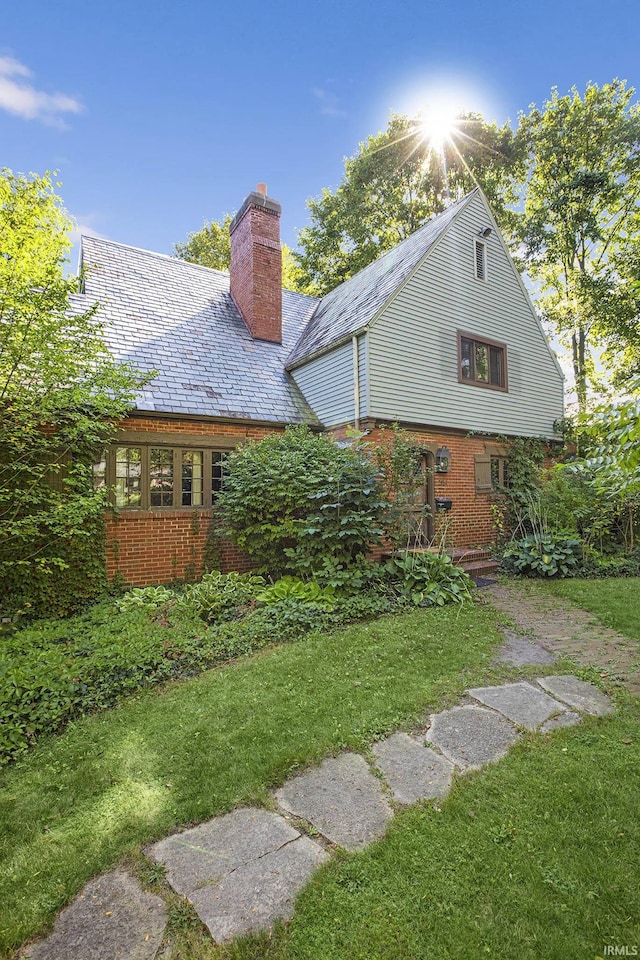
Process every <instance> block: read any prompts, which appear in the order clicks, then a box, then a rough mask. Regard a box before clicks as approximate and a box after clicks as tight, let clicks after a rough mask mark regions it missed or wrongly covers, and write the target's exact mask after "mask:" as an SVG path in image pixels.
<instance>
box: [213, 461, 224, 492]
mask: <svg viewBox="0 0 640 960" xmlns="http://www.w3.org/2000/svg"><path fill="white" fill-rule="evenodd" d="M223 485H224V453H219V452H218V451H216V450H214V451H212V453H211V499H212V500H215V498H216V496H217V495H218V494H219V493H220V491H221V490H222V487H223Z"/></svg>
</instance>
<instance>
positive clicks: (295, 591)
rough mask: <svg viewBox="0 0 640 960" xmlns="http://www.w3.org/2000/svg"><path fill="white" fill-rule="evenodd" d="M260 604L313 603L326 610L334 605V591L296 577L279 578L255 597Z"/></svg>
mask: <svg viewBox="0 0 640 960" xmlns="http://www.w3.org/2000/svg"><path fill="white" fill-rule="evenodd" d="M256 599H257V600H259V601H260V603H265V604H267V606H268V605H269V604H272V603H279V602H280V601H281V600H300V601H302V602H303V603H315V604H317V605H318V606H321V607H324V608H325V609H327V610H331V609H333V606H334V604H335V589H334V587H331V586H327V587H321V586H320V584H318V583H316V582H315V581H313V580H309V581H304V580H298V579H297V578H296V577H281V578H280V580H277V581H276V582H275V583H274V584H272V585H271V586H269V587H267V588H266V589H265V590H263V591H262V592H261V593H259V594H258V596H257V597H256Z"/></svg>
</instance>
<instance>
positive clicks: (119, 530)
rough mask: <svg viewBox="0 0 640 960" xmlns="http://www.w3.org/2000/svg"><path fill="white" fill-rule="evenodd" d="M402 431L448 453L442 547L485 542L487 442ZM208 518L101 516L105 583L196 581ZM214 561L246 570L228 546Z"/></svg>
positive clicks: (149, 427)
mask: <svg viewBox="0 0 640 960" xmlns="http://www.w3.org/2000/svg"><path fill="white" fill-rule="evenodd" d="M121 427H122V429H124V430H136V431H140V432H147V431H148V432H149V433H150V434H152V433H153V434H156V435H158V438H159V439H160V437H161V435H162V433H173V434H175V433H182V434H184V436H185V443H188V437H189V434H192V435H195V434H199V435H200V436H202V435H203V434H206V435H210V436H212V437H224V438H231V439H234V440H236V441H237V442H238V443H239V442H241V441H243V440H248V439H253V440H261V439H262V438H263V437H265V436H267V434H269V433H273V432H281V429H279V428H277V427H266V426H247V425H242V424H235V423H216V422H210V421H209V422H208V421H203V420H174V419H160V418H153V417H138V416H136V417H131V418H129V419H127V420H125V421H123V422H122V424H121ZM282 429H284V428H282ZM409 432H410V433H411V435H412V436H413V437H415V439H416V440H417V441H418V442H419V443H420V444H422V445H424V446H425V447H428V448H429V449H430V450H433V452H434V453H435V451H436V449H437V448H438V447H440V446H446V447H448V448H449V450H450V452H451V470H450V472H449V473H446V474H435V476H434V494H435V496H436V497H450V498H451V500H452V501H453V506H452V510H451V512H450V513H448V514H446V517H447V518H448V519H450V521H451V523H450V528H449V545H450V546H452V547H456V548H462V547H464V548H468V547H477V546H484V545H488V544H490V543H492V542H493V540H494V529H493V521H492V514H491V494H487V493H476V490H475V461H474V457H475V456H476V455H477V454H484V453H485V451H486V446H487V444H488V443H489V444H491V443H492V442H493V443H495V441H491V439H490V438H487V437H469V436H465V435H464V434H461V433H456V432H454V431H451V432H448V431H444V430H438V431H430V430H421V429H411V430H410V431H409ZM380 434H381V431H380V429H379V428H377V427H373V428H372V429H371V431H370V434H369V437H368V439H370V440H373V441H375V439H376V437H379V436H380ZM211 516H212V514H211V510H204V509H197V508H184V509H170V508H166V509H162V510H160V509H157V508H156V509H154V510H144V511H143V510H122V511H121V512H120V514H119V515H118V516H115V515H109V516H108V517H107V569H108V573H109V576H110V577H112V576H113V575H114V574H115V573H119V574H121V575H122V576H123V577H124V579H125V581H126V582H127V583H131V584H135V585H137V586H145V585H147V584H152V583H167V582H169V581H171V580H175V579H182V578H184V577H185V575H187V574H192V573H195V575H196V576H198V575H199V574H200V573H201V571H202V562H203V553H204V549H205V542H206V538H207V532H208V529H209V525H210V522H211ZM220 560H221V567H222V569H223V570H224V571H225V572H228V571H230V570H248V569H249V568H250V563H249V560H248V558H247V557H246V556H245V555H243V554H242V553H241V552H240V551H239V550H238V549H237V548H236V547H234V546H233V545H232V544H230V543H225V542H223V543H221V544H220Z"/></svg>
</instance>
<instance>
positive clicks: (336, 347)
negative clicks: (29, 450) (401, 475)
mask: <svg viewBox="0 0 640 960" xmlns="http://www.w3.org/2000/svg"><path fill="white" fill-rule="evenodd" d="M280 212H281V208H280V204H279V203H277V201H275V200H272V199H271V198H270V197H268V196H267V192H266V187H265V186H264V185H263V184H259V185H258V189H257V191H256V192H253V193H250V194H249V196H248V197H247V198H246V199H245V201H244V203H243V204H242V206H241V208H240V210H239V212H238V214H237V215H236V217H235V219H234V220H233V222H232V224H231V227H230V230H231V268H230V272H229V274H227V273H222V272H219V271H216V270H210V269H208V268H206V267H201V266H195V265H193V264H190V263H185V262H183V261H181V260H178V259H175V258H173V257H169V256H164V255H161V254H156V253H150V252H147V251H144V250H138V249H135V248H133V247H128V246H125V245H123V244H119V243H112V242H110V241H107V240H101V239H97V238H95V237H83V239H82V246H81V263H80V265H81V268H82V269H83V272H84V285H83V292H82V293H81V294H78V297H77V299H78V301H79V303H80V305H81V306H82V307H83V308H86V307H87V306H88V305H89V304H90V303H94V302H97V303H98V304H99V315H100V317H101V318H102V319H103V321H104V323H105V329H106V335H107V344H108V346H109V349H110V350H111V352H112V353H113V354H114V355H115V357H116V358H117V359H119V360H122V361H128V362H131V363H133V364H135V366H137V367H138V368H140V369H142V370H145V371H156V376H155V377H154V378H153V379H152V380H151V382H150V383H149V385H148V386H147V387H146V388H145V389H144V390H143V391H142V392H141V394H140V396H139V397H138V399H137V403H136V407H135V409H134V410H132V412H131V414H130V415H129V416H128V418H127V419H126V420H125V421H124V422H123V423H122V424H121V430H120V432H119V434H118V436H117V439H116V442H115V443H114V444H113V445H112V446H111V447H110V449H109V450H108V451H107V453H106V457H105V460H104V462H103V463H102V464H100V465H99V466H98V468H97V477H98V482H105V483H107V484H109V485H110V486H112V487H113V488H114V490H115V501H116V503H115V505H116V507H117V509H116V511H115V512H114V513H113V514H110V515H109V517H108V519H107V528H108V529H107V535H108V569H109V573H110V574H111V575H113V574H115V573H116V572H118V573H120V574H121V575H122V576H123V577H124V579H125V580H126V581H127V582H129V583H134V584H140V585H144V584H147V583H157V582H163V581H169V580H173V579H177V578H182V577H185V576H189V575H194V574H197V573H198V572H199V570H200V568H201V565H202V560H203V554H204V551H205V544H206V537H207V530H208V527H209V520H210V518H211V516H212V507H213V505H214V503H215V498H216V494H217V492H218V491H219V489H220V486H221V483H222V471H223V461H224V456H225V453H226V452H228V451H229V450H230V449H231V448H233V447H234V446H235V445H237V444H239V443H241V442H244V441H246V440H249V439H251V440H260V439H261V438H263V437H264V436H266V435H267V434H268V433H271V432H273V431H282V430H284V429H285V427H286V426H287V425H288V424H297V423H307V424H309V425H311V426H312V427H314V428H317V429H322V430H326V431H330V432H334V433H336V434H337V435H341V434H343V433H344V431H345V430H346V428H347V427H349V426H355V427H357V428H358V429H359V430H361V431H365V432H367V433H368V434H369V439H373V440H375V438H376V435H377V434H379V431H380V430H381V429H382V428H384V427H385V426H386V427H388V426H390V425H391V424H393V423H399V424H400V425H401V426H402V427H404V428H406V429H407V430H409V431H410V432H411V434H412V435H413V436H414V437H415V438H416V440H417V442H418V443H419V444H420V447H421V449H422V451H423V456H424V465H425V485H424V490H423V497H424V501H425V503H426V504H428V505H430V506H431V507H432V509H434V508H435V506H436V504H437V505H439V506H441V507H442V508H444V509H448V510H449V513H448V517H449V518H450V533H451V537H452V540H453V543H454V545H455V547H456V548H457V549H458V550H459V551H460V550H468V551H472V550H473V549H474V548H477V547H478V546H481V545H485V544H489V543H490V542H491V541H492V538H493V531H492V514H491V493H492V490H493V489H495V486H496V485H497V484H499V483H501V482H502V481H503V480H504V479H505V477H506V471H507V469H508V467H507V462H506V458H505V453H506V450H505V447H504V446H502V445H501V443H500V441H499V438H500V437H505V436H506V437H518V436H523V437H546V438H549V439H552V438H553V424H554V422H555V421H556V420H557V419H559V418H560V417H561V416H562V412H563V376H562V372H561V370H560V367H559V365H558V362H557V360H556V358H555V356H554V354H553V353H552V351H551V349H550V347H549V344H548V343H547V340H546V338H545V335H544V332H543V330H542V327H541V325H540V322H539V319H538V317H537V315H536V313H535V310H534V308H533V306H532V304H531V301H530V299H529V296H528V294H527V292H526V289H525V287H524V285H523V282H522V279H521V277H520V275H519V274H518V271H517V269H516V267H515V265H514V263H513V261H512V259H511V257H510V255H509V253H508V251H507V248H506V245H505V243H504V241H503V239H502V237H501V235H500V231H499V229H498V227H497V225H496V223H495V220H494V218H493V216H492V213H491V211H490V209H489V207H488V204H487V202H486V199H485V198H484V196H483V194H482V192H481V191H480V190H479V189H476V190H474V191H473V192H471V193H470V194H468V195H467V196H466V197H463V198H462V199H461V200H458V201H457V202H456V203H453V204H451V205H450V206H449V207H448V208H447V209H446V210H445V211H444V212H443V213H441V214H440V215H439V216H437V217H435V218H434V219H433V220H431V221H429V222H428V223H426V224H425V225H424V226H422V227H421V228H420V229H419V230H417V231H416V232H415V233H414V234H412V235H411V236H410V237H408V238H407V239H406V240H404V241H403V242H402V243H400V244H398V246H397V247H394V248H393V249H392V250H390V251H389V252H388V253H386V254H384V255H383V256H381V257H380V258H379V259H378V260H376V261H375V262H373V263H371V264H369V266H367V267H365V269H364V270H362V271H361V272H360V273H358V274H356V275H355V276H353V277H351V278H350V279H349V280H347V281H345V282H344V283H343V284H341V286H339V287H337V288H336V289H335V290H333V291H332V292H331V293H329V294H327V296H325V297H324V298H322V299H316V298H314V297H309V296H305V295H303V294H300V293H293V292H291V291H288V290H283V289H282V256H281V248H280V227H279V221H280ZM430 532H432V531H429V530H428V531H427V533H430ZM217 551H218V559H219V561H220V562H221V566H222V569H223V570H232V569H244V568H246V563H245V560H244V558H243V557H242V556H241V555H240V554H239V553H238V552H237V551H236V550H235V548H234V547H233V546H232V545H231V544H227V543H225V542H222V543H219V544H218V547H217Z"/></svg>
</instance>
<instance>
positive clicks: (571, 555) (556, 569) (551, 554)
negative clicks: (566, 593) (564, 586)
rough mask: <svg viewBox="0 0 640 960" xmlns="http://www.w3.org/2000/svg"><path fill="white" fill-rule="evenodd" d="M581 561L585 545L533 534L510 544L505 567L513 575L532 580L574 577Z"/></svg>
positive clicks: (503, 559)
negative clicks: (533, 578) (518, 574)
mask: <svg viewBox="0 0 640 960" xmlns="http://www.w3.org/2000/svg"><path fill="white" fill-rule="evenodd" d="M581 559H582V542H581V541H580V540H577V539H562V538H556V537H554V536H552V535H551V534H540V533H530V534H529V535H528V536H526V537H523V538H522V539H521V540H516V541H514V542H513V543H511V544H510V545H509V546H508V547H507V549H506V550H505V552H504V554H503V557H502V565H503V567H505V568H506V569H507V570H510V571H511V572H513V573H520V574H523V575H525V576H529V577H571V576H573V575H574V574H575V572H576V569H577V567H578V564H579V563H580V560H581Z"/></svg>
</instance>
